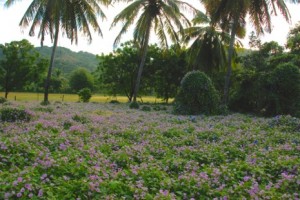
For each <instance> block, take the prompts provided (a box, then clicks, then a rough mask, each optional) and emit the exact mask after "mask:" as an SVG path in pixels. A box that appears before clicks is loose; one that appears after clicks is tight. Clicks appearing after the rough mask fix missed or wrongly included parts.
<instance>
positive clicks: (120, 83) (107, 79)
mask: <svg viewBox="0 0 300 200" xmlns="http://www.w3.org/2000/svg"><path fill="white" fill-rule="evenodd" d="M97 59H98V61H99V65H98V68H97V70H96V71H95V72H94V76H95V80H96V81H97V85H100V87H101V90H105V91H106V92H107V93H109V94H111V95H113V96H116V95H117V94H122V95H126V96H127V97H128V100H129V101H130V100H131V98H132V93H133V87H134V80H135V75H136V73H137V71H136V70H137V66H138V60H139V56H138V46H137V44H135V43H133V42H126V43H124V44H121V47H120V48H118V49H116V50H114V52H113V53H110V54H108V55H103V54H102V55H101V56H97Z"/></svg>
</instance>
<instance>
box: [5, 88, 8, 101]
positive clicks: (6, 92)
mask: <svg viewBox="0 0 300 200" xmlns="http://www.w3.org/2000/svg"><path fill="white" fill-rule="evenodd" d="M7 96H8V90H7V88H5V99H7Z"/></svg>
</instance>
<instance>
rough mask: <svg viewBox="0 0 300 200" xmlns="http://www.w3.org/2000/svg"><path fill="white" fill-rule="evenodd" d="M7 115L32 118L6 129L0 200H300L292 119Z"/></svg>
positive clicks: (48, 111) (89, 107)
mask: <svg viewBox="0 0 300 200" xmlns="http://www.w3.org/2000/svg"><path fill="white" fill-rule="evenodd" d="M7 107H10V108H11V107H18V108H24V109H25V111H26V113H27V114H29V116H30V117H29V118H26V119H25V120H23V121H15V122H9V120H8V122H7V120H4V118H3V117H2V121H1V122H0V199H29V198H31V199H189V200H190V199H218V200H225V199H299V198H300V194H299V191H300V175H299V174H300V120H299V119H296V118H293V117H290V116H277V117H274V118H258V117H253V116H247V115H242V114H231V115H228V116H212V117H207V116H176V115H172V114H171V111H170V110H171V108H170V107H167V106H162V105H157V106H156V107H153V106H152V110H151V111H148V112H146V111H143V110H131V109H129V108H128V105H126V104H100V103H87V104H83V103H60V102H56V103H53V104H51V105H49V106H41V105H39V104H38V103H24V102H23V103H20V102H19V103H16V102H14V103H5V104H2V105H1V104H0V110H1V109H5V108H7ZM153 108H155V109H153ZM159 108H160V109H159ZM165 108H166V109H165ZM154 110H156V111H154ZM157 110H159V111H157ZM2 115H3V114H2ZM0 119H1V116H0ZM12 121H13V120H12Z"/></svg>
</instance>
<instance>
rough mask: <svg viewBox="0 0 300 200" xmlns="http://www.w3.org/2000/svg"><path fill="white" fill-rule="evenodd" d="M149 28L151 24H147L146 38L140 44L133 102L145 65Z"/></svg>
mask: <svg viewBox="0 0 300 200" xmlns="http://www.w3.org/2000/svg"><path fill="white" fill-rule="evenodd" d="M150 30H151V25H150V24H149V26H148V28H147V32H146V38H145V41H144V43H143V44H142V45H143V46H142V59H141V63H140V66H139V70H138V74H137V78H136V82H135V87H134V91H133V102H136V97H137V94H138V91H139V87H140V82H141V77H142V73H143V69H144V66H145V62H146V56H147V52H148V43H149V38H150Z"/></svg>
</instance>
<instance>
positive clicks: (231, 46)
mask: <svg viewBox="0 0 300 200" xmlns="http://www.w3.org/2000/svg"><path fill="white" fill-rule="evenodd" d="M237 25H238V20H237V19H235V20H234V22H233V24H232V29H231V36H230V44H229V47H228V60H227V62H228V63H227V73H226V77H225V85H224V97H223V98H224V99H223V104H224V106H228V102H229V87H230V78H231V73H232V57H233V51H234V43H235V36H236V29H237Z"/></svg>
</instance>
